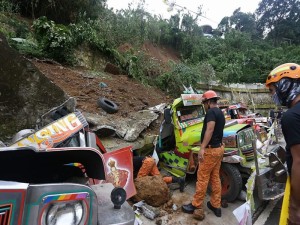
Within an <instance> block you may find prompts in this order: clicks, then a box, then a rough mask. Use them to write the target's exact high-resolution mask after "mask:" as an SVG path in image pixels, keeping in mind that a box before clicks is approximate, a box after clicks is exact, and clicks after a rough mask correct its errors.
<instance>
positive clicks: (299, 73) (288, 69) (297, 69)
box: [266, 63, 300, 87]
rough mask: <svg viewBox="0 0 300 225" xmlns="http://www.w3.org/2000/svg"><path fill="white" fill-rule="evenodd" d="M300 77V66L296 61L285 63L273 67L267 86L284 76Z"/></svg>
mask: <svg viewBox="0 0 300 225" xmlns="http://www.w3.org/2000/svg"><path fill="white" fill-rule="evenodd" d="M285 77H288V78H293V79H298V78H300V66H299V65H298V64H296V63H285V64H282V65H280V66H277V67H276V68H275V69H273V70H272V71H271V72H270V74H269V75H268V77H267V80H266V87H269V85H270V84H271V83H276V82H278V81H279V80H281V79H282V78H285Z"/></svg>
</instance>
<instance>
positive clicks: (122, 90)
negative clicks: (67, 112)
mask: <svg viewBox="0 0 300 225" xmlns="http://www.w3.org/2000/svg"><path fill="white" fill-rule="evenodd" d="M32 62H33V63H34V65H35V66H36V67H37V68H38V69H39V70H40V71H41V72H42V73H43V74H45V75H46V76H47V77H48V78H49V79H50V80H51V81H52V82H53V83H55V84H56V85H57V86H59V87H60V88H61V89H62V90H64V91H65V92H66V93H67V94H68V95H69V96H72V97H75V99H76V100H77V108H78V109H79V110H80V111H82V112H89V113H94V114H99V115H106V116H109V117H110V118H111V119H112V120H118V119H120V117H121V118H122V117H123V118H126V117H129V116H130V113H131V112H134V111H139V110H143V109H148V108H149V107H153V106H156V105H159V104H161V103H167V104H169V103H170V102H171V101H172V99H171V98H170V97H169V96H167V95H166V94H165V93H164V92H162V91H161V90H159V89H158V88H155V87H150V86H145V85H143V84H141V83H139V82H137V81H135V80H133V79H131V78H129V77H128V76H127V75H112V74H108V73H104V72H101V73H97V74H93V73H91V71H89V70H86V69H82V68H80V69H75V68H68V67H64V66H62V65H59V64H55V63H49V62H43V61H39V60H33V61H32ZM103 97H104V98H107V99H109V100H111V101H113V102H114V103H116V104H117V106H118V109H119V110H118V112H117V113H115V114H107V113H106V112H105V111H104V110H103V109H102V108H100V107H99V106H98V103H97V101H98V100H99V98H103ZM153 126H154V127H150V129H153V130H155V131H154V132H155V133H156V132H158V129H159V128H158V123H155V124H153Z"/></svg>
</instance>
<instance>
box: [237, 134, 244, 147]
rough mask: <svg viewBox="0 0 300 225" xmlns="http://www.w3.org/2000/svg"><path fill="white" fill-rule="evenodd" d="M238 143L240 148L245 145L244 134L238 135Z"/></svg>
mask: <svg viewBox="0 0 300 225" xmlns="http://www.w3.org/2000/svg"><path fill="white" fill-rule="evenodd" d="M238 141H239V145H240V146H241V147H242V146H244V145H245V135H244V133H243V134H240V135H239V140H238Z"/></svg>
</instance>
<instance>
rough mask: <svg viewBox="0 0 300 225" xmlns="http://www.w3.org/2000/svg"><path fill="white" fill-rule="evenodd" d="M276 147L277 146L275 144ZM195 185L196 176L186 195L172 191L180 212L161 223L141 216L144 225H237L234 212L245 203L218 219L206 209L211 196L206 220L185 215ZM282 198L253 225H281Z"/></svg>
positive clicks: (224, 211) (191, 178) (269, 205)
mask: <svg viewBox="0 0 300 225" xmlns="http://www.w3.org/2000/svg"><path fill="white" fill-rule="evenodd" d="M279 144H280V145H281V146H283V147H284V146H285V142H284V140H283V139H282V138H280V139H279ZM274 145H276V144H274ZM274 145H270V146H269V148H268V149H272V148H273V147H274ZM195 183H196V175H189V176H188V177H187V186H186V188H185V190H184V193H180V192H179V191H178V190H174V191H172V200H173V202H174V204H175V205H176V206H177V207H178V210H176V211H173V212H172V213H171V214H166V215H164V216H162V217H160V222H158V223H157V221H156V220H149V219H147V218H145V217H143V216H141V220H142V221H143V225H156V224H160V225H198V224H199V225H200V224H201V225H237V224H238V221H237V220H236V218H235V216H234V215H233V213H232V212H233V210H235V209H236V208H238V207H239V206H241V205H242V204H244V201H239V200H236V201H235V202H234V203H229V206H228V208H225V209H222V217H221V218H218V217H216V216H215V215H214V214H213V213H212V212H211V211H210V210H209V209H207V207H206V202H207V201H209V196H208V195H207V196H206V199H205V208H204V209H205V220H204V221H201V222H199V221H197V220H195V219H193V216H192V215H190V214H186V213H183V212H182V211H181V208H180V207H181V206H182V205H183V204H187V203H190V202H191V199H192V198H193V194H194V193H195ZM281 204H282V198H280V199H277V200H274V201H269V202H268V203H267V204H266V207H265V208H264V210H263V211H262V213H261V214H260V215H259V216H258V218H257V219H256V221H255V222H254V223H253V225H276V224H278V223H279V218H280V210H281Z"/></svg>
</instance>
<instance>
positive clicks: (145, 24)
mask: <svg viewBox="0 0 300 225" xmlns="http://www.w3.org/2000/svg"><path fill="white" fill-rule="evenodd" d="M68 3H69V1H68V0H0V32H3V33H4V34H5V35H6V36H7V37H8V40H9V41H10V43H11V45H12V46H14V47H15V48H17V49H18V50H19V51H20V52H22V53H24V54H26V55H28V56H34V57H46V58H52V59H54V60H56V61H59V62H61V63H68V64H76V57H75V55H74V50H75V49H76V48H78V47H79V46H81V45H83V44H85V45H88V46H89V47H90V48H91V49H93V50H95V51H98V52H100V53H101V54H103V55H104V56H105V57H106V58H107V59H108V60H109V61H111V62H113V63H115V64H117V65H118V66H119V67H120V68H122V69H123V71H124V73H127V74H128V75H129V76H130V77H133V78H135V79H137V80H139V81H141V82H142V83H144V84H148V85H155V86H158V87H159V88H161V89H162V90H168V91H169V92H170V93H171V94H172V93H174V94H176V93H178V91H180V88H181V86H182V84H184V85H186V86H189V85H190V84H194V83H196V82H198V81H202V82H206V83H209V82H211V81H212V80H218V81H220V82H222V83H242V82H246V83H251V82H253V83H257V82H264V80H265V77H266V75H267V74H268V72H269V71H270V70H271V69H272V68H274V66H277V65H279V64H282V63H285V62H296V63H300V46H299V44H300V42H299V40H300V39H299V37H300V14H299V13H298V12H299V11H300V0H262V1H261V3H260V4H259V6H258V8H257V10H256V13H255V14H250V13H244V12H241V11H240V9H237V10H236V11H235V12H234V13H233V15H232V16H230V17H224V18H223V20H222V21H221V22H220V24H219V26H218V29H216V30H214V31H211V34H212V35H213V38H207V37H205V36H204V35H203V30H204V28H205V27H200V26H199V25H198V24H197V18H198V16H199V15H201V13H202V12H201V10H200V11H199V12H198V14H197V15H193V14H190V13H189V12H186V11H178V13H177V14H176V15H174V16H171V17H170V18H169V19H163V18H161V17H159V16H156V15H151V14H150V13H148V12H147V11H146V10H145V9H144V4H143V1H141V3H140V5H139V6H138V7H137V8H131V6H130V5H129V7H128V8H127V9H124V10H120V11H117V12H113V11H112V10H111V9H109V8H108V7H107V6H106V5H105V0H74V1H73V3H74V4H71V5H70V4H68ZM41 9H43V10H41ZM200 9H201V8H200ZM19 15H21V16H23V17H24V16H25V17H27V18H29V19H31V20H28V21H29V22H25V20H24V19H23V20H20V19H19V18H20V17H19ZM31 21H33V22H31ZM11 38H22V39H15V40H12V39H11ZM16 40H17V41H16ZM147 41H148V42H152V43H154V44H156V45H158V46H161V45H163V46H169V47H172V48H174V49H176V50H177V51H178V52H179V53H180V57H181V62H180V63H178V62H172V61H171V62H170V63H169V65H168V66H165V67H163V66H162V65H161V63H160V62H157V60H155V59H152V58H149V56H147V55H146V54H144V53H143V52H141V51H139V49H141V45H142V44H143V43H145V42H147ZM124 43H128V44H130V45H131V46H132V48H131V49H129V51H125V52H120V51H118V50H117V49H118V47H119V46H120V45H122V44H124Z"/></svg>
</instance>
